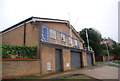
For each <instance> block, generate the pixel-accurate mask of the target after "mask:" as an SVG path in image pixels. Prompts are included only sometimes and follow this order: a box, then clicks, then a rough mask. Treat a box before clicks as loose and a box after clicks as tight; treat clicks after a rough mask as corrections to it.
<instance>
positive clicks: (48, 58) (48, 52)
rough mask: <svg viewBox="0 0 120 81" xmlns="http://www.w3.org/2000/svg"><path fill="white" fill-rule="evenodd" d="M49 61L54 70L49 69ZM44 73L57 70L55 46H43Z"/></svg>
mask: <svg viewBox="0 0 120 81" xmlns="http://www.w3.org/2000/svg"><path fill="white" fill-rule="evenodd" d="M47 62H50V63H51V67H52V70H51V71H47ZM41 64H42V66H41V67H42V68H41V70H42V72H41V73H42V74H47V73H52V72H55V48H52V47H46V46H42V48H41Z"/></svg>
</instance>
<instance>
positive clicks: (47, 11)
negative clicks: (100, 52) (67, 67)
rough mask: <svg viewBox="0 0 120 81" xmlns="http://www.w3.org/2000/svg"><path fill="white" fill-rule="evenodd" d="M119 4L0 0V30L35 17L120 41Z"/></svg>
mask: <svg viewBox="0 0 120 81" xmlns="http://www.w3.org/2000/svg"><path fill="white" fill-rule="evenodd" d="M118 1H120V0H0V31H2V30H4V29H6V28H8V27H11V26H13V25H15V24H17V23H18V22H20V21H22V20H25V19H27V18H29V17H31V16H35V17H42V18H53V19H54V18H55V19H62V20H69V21H70V23H71V24H72V25H73V26H74V28H75V29H76V30H77V31H81V30H82V29H84V28H95V29H96V30H98V31H99V32H100V33H101V34H102V37H106V38H107V37H110V38H112V39H113V40H115V41H118ZM76 21H77V22H76Z"/></svg>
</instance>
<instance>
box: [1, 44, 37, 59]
mask: <svg viewBox="0 0 120 81" xmlns="http://www.w3.org/2000/svg"><path fill="white" fill-rule="evenodd" d="M36 52H37V47H36V46H32V47H27V46H6V45H5V46H2V58H11V55H15V56H16V58H37V57H36Z"/></svg>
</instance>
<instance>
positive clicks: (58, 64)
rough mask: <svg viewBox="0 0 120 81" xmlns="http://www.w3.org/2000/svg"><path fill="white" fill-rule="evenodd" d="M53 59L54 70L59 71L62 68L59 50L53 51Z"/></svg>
mask: <svg viewBox="0 0 120 81" xmlns="http://www.w3.org/2000/svg"><path fill="white" fill-rule="evenodd" d="M55 61H56V72H60V71H62V70H63V68H62V65H63V63H62V53H61V50H59V49H56V51H55Z"/></svg>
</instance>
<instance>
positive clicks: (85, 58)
mask: <svg viewBox="0 0 120 81" xmlns="http://www.w3.org/2000/svg"><path fill="white" fill-rule="evenodd" d="M82 59H83V67H87V54H86V52H84V51H83V52H82Z"/></svg>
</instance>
